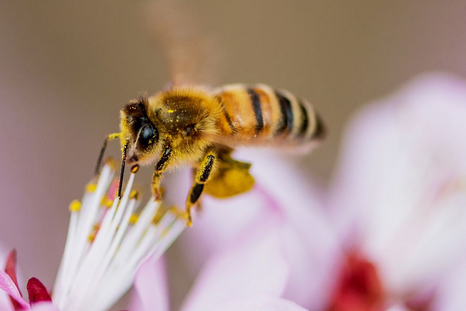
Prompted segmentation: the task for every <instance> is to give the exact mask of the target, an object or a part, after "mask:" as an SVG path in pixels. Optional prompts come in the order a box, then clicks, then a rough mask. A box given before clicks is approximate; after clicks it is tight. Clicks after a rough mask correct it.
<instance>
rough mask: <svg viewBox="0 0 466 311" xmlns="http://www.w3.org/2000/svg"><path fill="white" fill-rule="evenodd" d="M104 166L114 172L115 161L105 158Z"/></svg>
mask: <svg viewBox="0 0 466 311" xmlns="http://www.w3.org/2000/svg"><path fill="white" fill-rule="evenodd" d="M105 165H108V166H110V168H111V169H112V170H114V169H115V168H116V162H115V160H114V159H113V158H107V159H106V160H105Z"/></svg>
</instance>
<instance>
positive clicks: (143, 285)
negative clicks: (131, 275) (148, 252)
mask: <svg viewBox="0 0 466 311" xmlns="http://www.w3.org/2000/svg"><path fill="white" fill-rule="evenodd" d="M168 298H169V297H168V287H167V275H166V271H165V260H164V258H160V259H159V260H156V259H154V258H153V257H151V258H149V259H148V260H147V261H146V262H144V264H143V265H142V266H141V267H140V268H139V270H138V272H137V274H136V278H135V280H134V289H133V292H132V294H131V304H130V308H129V310H135V311H145V310H147V311H150V310H157V311H168V310H169V309H170V308H169V299H168Z"/></svg>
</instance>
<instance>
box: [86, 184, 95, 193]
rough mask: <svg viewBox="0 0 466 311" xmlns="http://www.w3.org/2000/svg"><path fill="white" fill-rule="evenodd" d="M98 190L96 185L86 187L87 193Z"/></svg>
mask: <svg viewBox="0 0 466 311" xmlns="http://www.w3.org/2000/svg"><path fill="white" fill-rule="evenodd" d="M96 189H97V185H96V184H92V183H91V184H87V186H86V191H87V192H94V191H95V190H96Z"/></svg>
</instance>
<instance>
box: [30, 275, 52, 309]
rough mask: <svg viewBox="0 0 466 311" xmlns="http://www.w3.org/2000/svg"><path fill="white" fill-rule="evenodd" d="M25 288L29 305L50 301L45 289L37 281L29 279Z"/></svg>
mask: <svg viewBox="0 0 466 311" xmlns="http://www.w3.org/2000/svg"><path fill="white" fill-rule="evenodd" d="M26 288H27V291H28V294H29V302H30V303H31V305H33V304H35V303H38V302H43V301H52V298H51V297H50V294H49V293H48V292H47V288H45V286H44V284H42V282H41V281H39V280H38V279H36V278H30V279H29V281H28V284H27V286H26Z"/></svg>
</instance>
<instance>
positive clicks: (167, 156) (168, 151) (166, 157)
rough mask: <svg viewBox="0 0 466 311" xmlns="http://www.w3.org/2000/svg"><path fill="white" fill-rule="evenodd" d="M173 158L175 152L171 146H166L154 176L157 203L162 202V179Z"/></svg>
mask: <svg viewBox="0 0 466 311" xmlns="http://www.w3.org/2000/svg"><path fill="white" fill-rule="evenodd" d="M172 158H173V151H172V148H171V147H170V146H165V149H164V151H163V153H162V157H161V158H160V160H159V162H157V164H156V165H155V171H154V174H153V175H152V194H153V195H154V199H155V200H156V201H158V200H161V199H162V198H161V197H162V195H161V192H160V181H161V179H162V175H163V172H164V171H165V170H166V169H167V167H168V165H169V164H170V161H171V159H172Z"/></svg>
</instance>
